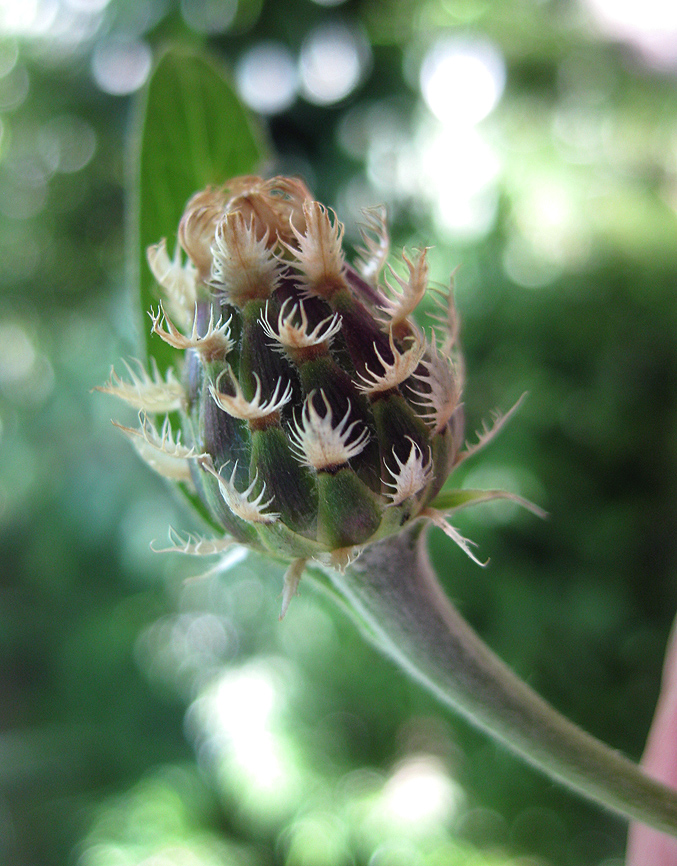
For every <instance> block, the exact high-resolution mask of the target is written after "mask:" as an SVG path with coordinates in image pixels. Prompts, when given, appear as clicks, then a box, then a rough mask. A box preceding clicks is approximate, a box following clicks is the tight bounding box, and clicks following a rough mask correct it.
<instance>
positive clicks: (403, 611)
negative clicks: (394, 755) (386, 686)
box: [324, 526, 677, 836]
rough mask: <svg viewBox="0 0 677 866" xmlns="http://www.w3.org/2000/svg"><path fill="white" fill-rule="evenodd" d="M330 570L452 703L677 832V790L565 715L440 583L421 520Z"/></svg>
mask: <svg viewBox="0 0 677 866" xmlns="http://www.w3.org/2000/svg"><path fill="white" fill-rule="evenodd" d="M324 574H325V576H326V577H328V578H329V579H330V580H331V582H332V584H333V585H334V587H335V589H336V590H338V591H339V593H340V594H341V595H342V596H343V597H344V599H345V600H346V601H347V602H348V605H349V607H351V608H353V609H354V610H355V611H356V613H357V615H358V619H359V621H360V622H361V623H362V625H363V626H364V628H365V631H366V633H367V636H368V637H369V639H370V640H371V641H372V642H374V643H376V645H377V646H378V647H380V649H381V650H382V651H383V652H385V653H386V654H387V655H389V656H390V657H391V658H392V659H394V660H395V661H396V662H397V663H398V664H399V665H401V667H402V668H404V669H405V670H406V671H408V672H409V673H410V674H411V675H412V676H414V677H415V678H416V679H418V680H419V681H420V682H422V683H423V684H424V685H425V686H427V687H428V688H429V689H430V690H431V691H432V692H434V693H435V694H436V695H437V697H438V698H440V700H442V701H443V702H444V703H446V704H449V705H450V706H451V707H453V708H454V709H455V710H457V711H458V712H460V713H461V714H463V715H464V716H466V717H467V718H468V720H469V721H471V722H472V723H474V724H475V725H477V726H478V727H480V728H482V729H484V730H485V731H487V732H488V733H490V734H492V735H493V736H494V737H496V738H497V739H498V740H500V741H501V742H503V743H504V744H505V745H506V746H508V747H509V748H510V749H512V750H513V751H515V752H516V753H517V754H519V755H521V756H522V757H523V758H526V760H527V761H529V762H530V763H532V764H534V765H535V766H536V767H539V768H540V769H541V770H543V771H544V772H545V773H547V774H548V775H550V776H552V777H553V778H555V779H557V780H559V781H561V782H563V783H564V784H565V785H568V786H569V787H570V788H572V789H574V790H575V791H578V792H579V793H581V794H583V795H585V796H587V797H589V798H590V799H592V800H594V801H596V802H597V803H599V804H601V805H603V806H605V807H607V808H608V809H610V810H612V811H614V812H617V813H619V814H620V815H623V816H625V817H626V818H628V819H634V820H638V821H641V822H643V823H645V824H648V825H649V826H651V827H654V828H655V829H657V830H662V831H663V832H666V833H669V834H672V835H673V836H677V792H675V791H673V790H670V789H669V788H666V787H665V786H663V785H661V784H659V783H657V782H655V781H653V780H652V779H650V778H649V777H648V776H646V775H645V774H644V773H643V772H642V771H641V770H640V769H639V767H638V766H636V765H635V764H634V763H633V762H632V761H630V760H628V759H627V758H625V757H623V756H622V755H620V754H619V753H618V752H615V751H613V750H612V749H610V748H609V747H608V746H605V745H604V744H603V743H601V742H599V741H598V740H596V739H595V738H594V737H592V736H590V735H589V734H587V733H585V731H583V730H581V729H580V728H578V727H577V726H576V725H574V724H573V723H572V722H570V721H568V720H567V719H565V718H564V717H563V716H562V715H560V714H559V713H558V712H557V711H556V710H554V709H553V708H552V707H551V706H549V704H547V703H546V702H545V701H544V700H543V699H542V698H540V697H539V696H538V695H537V694H536V693H535V692H533V691H532V690H531V689H530V688H529V687H528V686H527V685H526V684H525V683H524V682H522V680H520V679H519V678H518V677H517V676H516V675H515V674H514V673H513V672H512V671H511V670H510V669H509V668H508V667H507V666H506V665H505V664H504V663H503V662H502V661H501V660H500V659H499V658H498V657H497V656H495V655H494V654H493V653H492V652H491V650H489V648H488V647H487V646H486V645H485V644H484V643H483V642H482V641H481V640H480V638H479V637H478V636H477V635H476V634H475V632H474V631H473V630H472V629H471V628H470V626H469V625H468V624H467V623H466V622H465V621H464V620H463V619H462V617H461V616H460V615H459V613H458V612H457V611H456V609H455V608H454V607H453V606H452V605H451V603H450V602H449V600H448V599H447V598H446V596H445V595H444V593H443V591H442V589H441V588H440V586H439V584H438V582H437V579H436V577H435V574H434V572H433V569H432V567H431V566H430V563H429V560H428V556H427V552H426V545H425V533H422V532H421V527H420V526H418V527H414V528H413V529H412V530H409V531H407V532H403V533H401V534H400V535H399V536H397V537H395V538H389V539H386V540H384V541H381V542H378V543H376V544H372V545H370V546H369V547H367V548H366V550H365V551H364V552H363V553H362V555H361V556H360V557H359V558H358V559H357V560H356V561H355V562H354V563H353V564H352V565H351V566H350V567H349V568H347V569H346V571H345V573H344V574H340V573H339V572H336V571H333V570H330V569H327V570H326V571H324Z"/></svg>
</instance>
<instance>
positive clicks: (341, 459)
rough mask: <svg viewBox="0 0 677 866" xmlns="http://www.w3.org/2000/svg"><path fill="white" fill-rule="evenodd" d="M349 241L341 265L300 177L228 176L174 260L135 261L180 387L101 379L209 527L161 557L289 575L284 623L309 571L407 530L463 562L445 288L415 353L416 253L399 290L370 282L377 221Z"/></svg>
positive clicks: (381, 237) (456, 369)
mask: <svg viewBox="0 0 677 866" xmlns="http://www.w3.org/2000/svg"><path fill="white" fill-rule="evenodd" d="M362 237H363V241H364V246H363V247H362V248H361V249H360V250H359V257H358V258H357V259H356V262H355V266H352V265H350V264H348V263H347V262H346V256H345V252H344V249H343V244H342V240H343V226H342V224H341V223H340V222H339V221H338V219H337V217H336V215H335V214H334V212H333V211H331V210H330V209H328V208H326V207H325V206H324V205H322V204H320V203H319V202H317V201H314V200H313V198H312V196H311V195H310V193H309V192H308V190H307V188H306V187H305V186H304V184H303V183H302V182H301V181H299V180H295V179H291V178H282V177H277V178H272V179H269V180H263V179H261V178H258V177H240V178H234V179H233V180H232V181H230V182H229V183H228V184H226V186H225V187H223V188H221V189H212V188H209V189H206V190H204V191H202V192H200V193H197V194H196V195H195V196H194V197H193V198H192V199H191V200H190V201H189V202H188V205H187V206H186V210H185V212H184V215H183V217H182V219H181V222H180V225H179V227H178V238H179V245H177V248H176V250H175V252H174V255H173V257H172V258H170V257H169V255H168V253H167V243H166V241H165V240H160V241H159V243H158V244H157V245H156V246H154V247H151V248H150V249H149V251H148V258H149V264H150V266H151V269H152V271H153V274H154V276H155V278H156V280H157V281H158V284H159V287H160V292H161V295H162V301H161V304H160V306H159V309H158V311H157V312H156V313H155V312H152V311H151V313H150V315H151V321H152V332H153V334H154V336H155V337H157V338H158V339H160V340H164V342H165V343H167V344H168V345H169V346H171V347H172V349H174V350H175V351H176V357H177V360H176V368H177V369H178V370H180V374H179V375H178V376H175V375H174V374H173V373H172V372H171V371H168V372H167V373H166V374H165V376H164V377H163V376H161V375H160V373H159V372H158V370H157V368H156V367H155V365H154V364H153V366H152V369H151V373H150V374H148V373H146V372H145V371H144V370H142V369H139V370H135V369H134V368H131V367H129V366H128V373H129V378H128V379H127V380H124V379H121V378H120V377H118V376H117V375H116V374H115V373H114V372H113V373H112V374H111V379H110V381H109V382H108V384H107V385H106V386H105V387H104V388H103V389H102V390H105V391H107V392H108V393H112V394H115V395H117V396H119V397H121V398H122V399H123V400H125V401H126V402H128V403H130V404H131V405H132V406H134V407H135V408H136V409H137V410H139V412H140V427H139V428H138V430H134V429H132V428H122V429H123V430H124V432H125V433H126V434H127V435H128V436H130V438H131V439H132V440H133V442H134V443H135V445H136V447H137V450H138V452H139V454H140V455H141V456H142V457H143V458H144V459H145V460H146V461H147V462H148V463H149V464H150V465H151V466H152V467H153V468H154V469H155V470H156V471H158V472H160V473H161V474H163V475H166V476H167V477H168V478H170V479H172V480H174V481H180V482H183V483H188V484H190V485H191V487H192V488H193V489H194V492H195V493H196V494H197V495H198V496H199V498H200V499H201V500H202V502H203V504H204V505H205V507H206V508H207V510H208V512H209V513H210V515H211V518H212V520H213V522H214V523H215V524H217V525H219V526H220V527H222V530H223V535H222V537H216V538H215V539H213V540H209V539H200V538H197V537H195V536H186V537H182V536H179V535H177V534H176V533H174V534H173V535H172V536H170V540H171V541H172V542H173V544H172V546H171V547H170V548H169V549H173V550H178V551H182V552H184V553H191V554H202V553H203V554H214V553H219V552H221V551H223V550H225V549H227V547H228V545H229V544H231V543H240V544H245V545H248V546H250V547H252V548H254V549H256V550H258V551H261V552H264V553H267V554H270V555H272V556H274V557H276V558H278V559H279V560H282V561H286V562H287V563H288V568H287V572H286V577H285V587H284V591H283V605H282V608H283V613H284V611H285V610H286V609H287V606H288V604H289V601H290V599H291V597H292V596H293V594H294V593H295V592H296V588H297V586H298V583H299V580H300V579H301V575H302V573H303V569H304V566H305V564H306V562H308V561H309V560H315V561H319V562H321V563H323V564H325V565H331V566H334V567H336V568H339V569H340V568H343V567H345V566H346V565H347V564H348V563H349V562H351V561H352V560H354V558H355V557H356V556H358V555H359V554H360V552H361V551H362V550H363V549H364V547H365V545H367V544H369V543H370V542H372V541H376V540H379V539H382V538H385V537H387V536H388V535H391V534H393V533H395V532H399V531H400V530H401V529H402V527H404V526H405V525H408V524H410V523H411V522H412V521H414V520H417V519H423V520H427V521H430V522H432V523H433V524H435V525H436V526H439V527H440V528H442V529H443V530H444V531H445V532H446V533H447V534H448V535H449V537H451V538H452V539H453V540H454V541H455V542H456V543H457V544H459V545H460V546H461V547H462V548H463V549H464V550H465V552H466V553H468V554H469V555H470V556H472V558H473V559H475V557H474V554H473V553H472V551H471V549H470V543H469V542H468V541H467V540H466V539H464V538H463V537H462V536H461V535H460V534H459V533H458V532H457V531H456V530H455V529H454V528H453V527H452V526H450V525H449V524H448V522H447V520H446V512H445V510H444V508H443V507H440V508H436V504H435V501H436V498H440V497H438V494H439V493H440V491H441V489H442V486H443V485H444V483H445V481H446V479H447V478H448V476H449V474H450V473H451V472H452V470H453V469H454V467H455V466H456V465H457V464H458V462H459V461H460V460H461V459H462V457H463V456H465V455H466V454H468V453H474V451H475V450H476V448H477V447H479V446H480V445H484V444H486V442H487V441H488V439H489V438H490V436H491V433H490V432H486V431H485V433H484V434H483V435H482V437H481V438H480V440H479V442H478V444H477V446H474V447H472V448H471V449H469V450H468V451H466V452H463V451H462V440H463V428H464V424H463V409H462V405H461V392H462V384H463V383H462V373H461V370H462V359H461V357H460V353H459V351H458V347H457V339H456V338H457V332H458V323H457V319H456V315H455V312H454V306H453V300H452V297H451V288H450V289H449V290H448V291H447V292H443V293H442V296H441V297H439V295H440V291H439V289H437V290H435V291H436V294H437V297H436V298H435V303H434V305H433V306H434V311H433V313H431V314H430V316H429V318H430V321H429V322H428V323H427V324H428V325H429V329H428V330H429V333H431V334H432V337H431V339H430V340H429V339H428V338H426V336H425V333H424V330H423V329H422V327H421V326H422V325H425V324H426V323H425V322H423V321H422V322H421V324H420V325H419V324H417V323H415V322H414V320H413V318H412V315H413V313H414V311H415V310H416V308H417V307H418V305H419V304H420V302H421V300H422V298H423V297H424V295H425V293H426V290H427V289H428V282H429V266H428V261H427V250H426V249H424V250H422V251H420V252H418V253H417V254H416V255H414V256H408V255H407V254H406V253H404V254H403V257H402V261H403V264H404V272H405V276H399V275H398V273H397V272H396V271H395V270H394V269H393V268H392V267H389V273H388V275H387V276H386V277H385V279H384V280H383V281H381V273H382V271H383V269H384V266H385V265H386V260H387V257H388V252H389V238H388V231H387V227H386V221H385V212H384V210H382V209H379V210H372V211H370V212H368V213H367V214H366V226H365V228H364V230H363V232H362ZM152 363H153V362H152ZM167 413H177V415H178V417H179V418H180V425H181V430H180V433H177V434H174V433H173V431H172V428H171V426H170V424H169V421H168V420H166V417H167ZM163 416H165V420H163ZM500 426H501V424H500V423H499V424H498V425H497V426H496V428H495V429H500ZM504 495H505V494H503V493H502V492H501V491H489V492H486V494H482V495H479V492H478V496H477V497H476V498H477V501H486V500H487V499H491V498H498V497H501V496H504ZM445 496H446V500H445V501H448V500H449V497H448V496H447V495H446V491H445V495H444V496H443V497H441V498H440V499H441V500H443V499H445ZM466 504H472V500H470V499H469V500H468V502H467V503H466ZM455 507H458V506H455Z"/></svg>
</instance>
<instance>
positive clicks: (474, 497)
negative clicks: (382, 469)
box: [430, 489, 548, 517]
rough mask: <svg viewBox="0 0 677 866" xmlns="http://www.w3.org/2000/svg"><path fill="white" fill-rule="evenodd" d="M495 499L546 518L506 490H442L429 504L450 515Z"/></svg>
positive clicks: (532, 506)
mask: <svg viewBox="0 0 677 866" xmlns="http://www.w3.org/2000/svg"><path fill="white" fill-rule="evenodd" d="M497 499H507V500H508V501H509V502H515V503H516V504H517V505H521V506H522V508H526V509H527V511H531V512H532V514H535V515H536V516H537V517H547V516H548V515H547V513H546V512H545V511H543V509H542V508H539V507H538V505H534V503H533V502H529V500H528V499H524V498H523V497H522V496H518V495H517V494H516V493H510V492H509V491H507V490H470V489H453V490H442V491H441V493H438V495H437V496H436V497H435V499H433V501H432V502H431V503H430V506H431V508H436V509H437V510H438V511H443V512H444V513H445V514H450V513H451V512H452V511H459V510H460V509H461V508H468V507H469V506H470V505H481V504H482V503H483V502H494V501H496V500H497Z"/></svg>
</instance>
